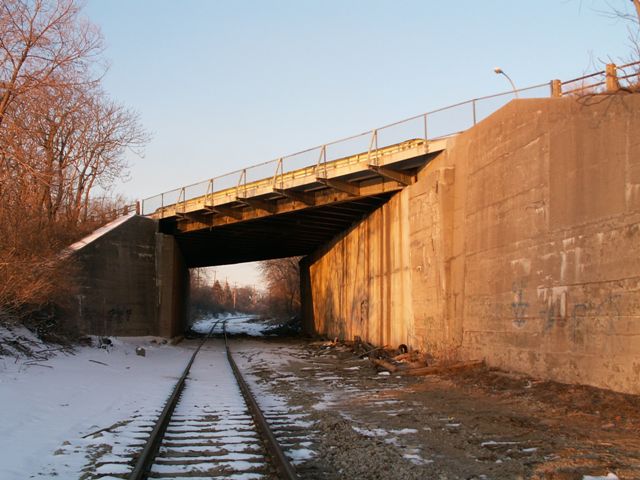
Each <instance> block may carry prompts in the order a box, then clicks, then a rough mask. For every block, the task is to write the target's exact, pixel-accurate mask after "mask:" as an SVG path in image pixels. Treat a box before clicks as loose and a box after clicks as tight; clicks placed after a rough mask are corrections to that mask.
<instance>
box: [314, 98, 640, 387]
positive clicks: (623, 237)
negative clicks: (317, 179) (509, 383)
mask: <svg viewBox="0 0 640 480" xmlns="http://www.w3.org/2000/svg"><path fill="white" fill-rule="evenodd" d="M303 270H304V271H305V272H304V273H303V277H304V275H305V274H306V275H307V277H306V278H307V287H306V288H304V283H303V295H304V296H305V304H306V311H305V321H306V322H307V328H308V329H310V330H314V331H316V332H319V333H322V334H326V335H328V336H332V337H333V336H338V337H340V338H344V339H352V338H353V337H354V336H356V335H358V336H360V337H362V338H363V339H366V340H367V341H369V342H372V343H375V344H379V345H381V344H388V345H393V346H397V345H399V344H401V343H405V344H407V345H409V346H411V347H412V348H418V349H422V350H429V351H431V352H434V353H435V354H437V355H442V356H456V357H458V358H461V359H484V360H486V361H487V363H488V364H490V365H494V366H499V367H503V368H506V369H512V370H517V371H521V372H525V373H529V374H532V375H535V376H538V377H542V378H548V379H554V380H558V381H562V382H569V383H574V382H575V383H583V384H589V385H594V386H598V387H603V388H610V389H614V390H619V391H624V392H630V393H640V95H615V96H607V97H593V98H589V99H582V100H575V99H571V98H562V99H559V98H552V99H527V100H516V101H513V102H511V103H510V104H508V105H507V106H506V107H504V108H503V109H501V110H500V111H498V112H496V113H495V114H494V115H492V116H491V117H489V118H487V119H486V120H484V121H483V122H481V123H480V124H478V125H477V126H476V127H474V128H472V129H470V130H469V131H467V132H465V133H463V134H461V135H459V136H458V137H456V138H455V139H453V140H452V142H451V143H450V145H449V147H448V148H447V150H446V152H444V153H443V154H441V155H440V156H438V157H437V158H436V159H434V160H433V161H432V162H430V163H429V164H428V165H427V167H425V168H424V169H423V170H422V171H421V172H420V173H419V175H418V181H417V182H416V183H415V184H413V185H411V186H409V187H407V188H406V189H404V190H403V191H402V192H400V193H398V194H397V195H396V196H394V197H393V198H392V199H391V200H390V201H389V202H388V203H387V204H385V205H384V206H382V207H381V208H380V209H378V210H377V211H375V212H374V213H372V214H371V215H370V216H369V217H367V218H366V219H365V220H363V221H362V222H360V223H359V224H357V225H355V226H354V227H353V228H352V229H351V230H350V231H348V232H345V233H344V234H343V235H341V236H340V237H339V238H337V239H335V240H334V242H333V243H332V244H331V245H327V246H326V247H325V248H324V249H322V251H318V252H316V253H315V254H314V255H312V256H310V257H309V258H307V259H306V260H305V261H304V262H303Z"/></svg>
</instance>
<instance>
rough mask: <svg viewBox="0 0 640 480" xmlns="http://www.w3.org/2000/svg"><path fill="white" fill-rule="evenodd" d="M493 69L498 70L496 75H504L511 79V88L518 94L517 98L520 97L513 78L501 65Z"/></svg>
mask: <svg viewBox="0 0 640 480" xmlns="http://www.w3.org/2000/svg"><path fill="white" fill-rule="evenodd" d="M493 71H494V72H496V75H504V76H505V77H506V78H507V80H509V83H510V84H511V88H513V94H514V95H515V96H516V98H519V97H518V90H517V89H516V86H515V84H514V83H513V80H511V77H510V76H509V75H507V74H506V73H504V71H503V70H502V69H501V68H500V67H496V68H494V69H493Z"/></svg>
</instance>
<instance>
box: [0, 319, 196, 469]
mask: <svg viewBox="0 0 640 480" xmlns="http://www.w3.org/2000/svg"><path fill="white" fill-rule="evenodd" d="M24 332H25V333H24V334H25V335H28V332H27V331H26V330H25V331H24ZM112 341H113V345H112V346H111V347H109V348H108V349H101V348H96V347H80V348H77V349H76V350H75V353H74V354H65V353H62V352H61V353H58V354H57V355H56V356H54V357H53V358H50V359H48V360H38V362H37V364H34V362H33V360H32V359H29V358H25V357H15V356H4V357H0V478H2V479H3V480H12V479H16V480H18V479H19V480H22V479H25V478H29V477H32V476H34V477H35V476H44V477H50V476H54V475H57V476H58V478H70V479H71V478H79V477H80V476H81V471H82V468H83V467H84V466H85V464H86V463H87V461H88V459H87V458H86V451H84V450H83V448H81V447H82V446H83V445H85V446H86V445H87V444H89V443H91V438H93V437H94V436H90V437H89V438H88V439H84V440H83V439H82V437H83V436H85V435H87V434H89V433H91V432H95V431H97V430H100V429H104V428H108V427H111V426H114V425H115V424H127V423H129V422H130V425H131V426H130V427H129V429H131V428H137V429H138V430H139V429H140V427H139V426H138V427H134V425H135V424H136V422H141V421H142V420H143V419H147V417H148V418H152V417H154V416H155V412H156V411H158V410H160V409H161V408H162V407H163V405H164V403H165V401H166V399H167V397H168V395H169V393H170V389H171V388H172V386H173V384H174V383H175V381H176V379H177V378H178V377H179V376H180V374H181V373H182V370H183V369H184V367H185V365H186V363H187V361H188V359H189V356H190V354H191V352H192V345H185V346H170V345H160V344H158V343H154V341H153V339H151V338H135V339H134V338H130V339H126V338H119V339H112ZM138 346H142V347H144V349H145V350H146V352H145V353H146V355H145V356H144V357H143V356H139V355H136V353H135V349H136V347H138ZM145 421H146V420H145ZM118 428H119V430H120V431H121V432H122V436H124V437H127V436H128V437H130V440H131V442H133V443H135V442H138V443H139V442H141V441H142V439H139V438H136V435H135V434H134V433H133V432H131V431H127V429H126V427H118ZM114 429H115V428H114ZM110 433H111V432H104V435H109V434H110ZM100 435H102V434H99V435H98V436H100ZM131 442H130V443H131ZM114 453H115V452H114Z"/></svg>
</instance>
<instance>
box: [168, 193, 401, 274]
mask: <svg viewBox="0 0 640 480" xmlns="http://www.w3.org/2000/svg"><path fill="white" fill-rule="evenodd" d="M394 192H395V190H394V191H390V192H384V193H380V194H379V195H375V196H371V197H361V198H358V199H356V200H351V201H343V202H340V203H331V204H328V205H325V206H322V207H315V208H307V209H304V210H293V211H290V212H288V213H282V214H279V215H266V216H257V217H256V218H253V219H251V220H246V221H243V222H230V223H228V224H223V225H218V226H216V227H215V228H202V229H194V230H189V231H181V229H180V227H179V225H178V222H179V220H177V219H173V220H167V221H164V222H163V223H162V229H163V231H164V232H165V233H172V234H173V235H174V236H175V238H176V240H177V242H178V245H179V246H180V250H181V251H182V252H183V255H184V258H185V262H186V264H187V266H188V267H190V268H191V267H203V266H215V265H224V264H233V263H242V262H251V261H258V260H267V259H272V258H283V257H292V256H298V255H308V254H310V253H312V252H314V251H315V250H317V249H318V248H320V247H321V246H322V245H324V244H326V243H327V242H329V241H330V240H331V239H332V238H334V237H335V236H336V235H338V234H340V233H341V232H344V231H345V230H347V229H348V228H349V227H350V226H351V225H352V224H353V223H354V222H356V221H357V220H359V219H361V218H363V217H365V216H366V215H367V214H369V213H370V212H372V211H373V210H375V209H377V208H378V207H380V206H381V205H382V204H384V203H385V202H387V200H388V199H389V198H390V197H391V196H392V195H393V193H394Z"/></svg>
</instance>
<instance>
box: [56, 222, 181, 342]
mask: <svg viewBox="0 0 640 480" xmlns="http://www.w3.org/2000/svg"><path fill="white" fill-rule="evenodd" d="M115 223H116V225H114V226H113V227H112V228H110V227H109V226H107V227H106V229H105V231H104V232H100V231H98V232H97V233H98V235H93V236H92V238H91V239H90V241H88V242H87V243H86V244H84V245H82V246H81V247H80V248H78V249H77V250H75V251H74V253H73V255H72V256H71V259H72V261H73V262H74V263H75V264H76V266H77V271H78V277H77V279H78V287H79V290H78V292H77V294H76V296H75V299H74V300H75V301H74V303H73V304H72V306H71V307H70V308H68V309H67V311H66V312H64V315H63V316H62V321H63V327H65V328H68V329H70V330H72V331H74V332H75V333H78V334H86V335H115V336H140V335H154V336H162V337H173V336H176V335H179V334H180V333H182V331H183V330H184V326H185V325H186V318H187V311H186V309H187V299H188V285H189V271H188V269H187V268H186V266H185V264H184V260H183V258H182V254H181V252H180V249H179V248H178V246H177V243H176V241H175V239H174V238H173V237H172V236H170V235H164V234H162V233H158V225H157V222H156V221H155V220H151V219H149V218H145V217H141V216H131V217H130V218H128V219H124V221H121V220H119V221H117V222H115Z"/></svg>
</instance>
